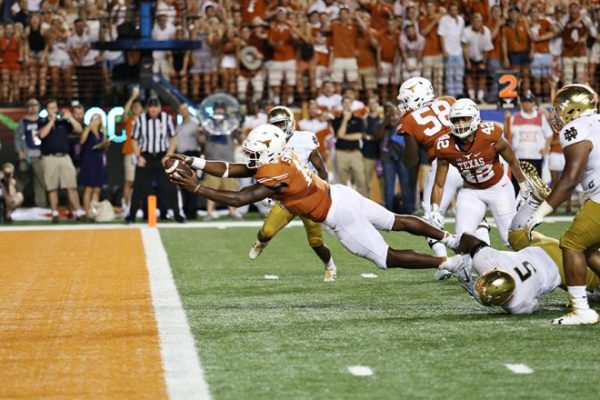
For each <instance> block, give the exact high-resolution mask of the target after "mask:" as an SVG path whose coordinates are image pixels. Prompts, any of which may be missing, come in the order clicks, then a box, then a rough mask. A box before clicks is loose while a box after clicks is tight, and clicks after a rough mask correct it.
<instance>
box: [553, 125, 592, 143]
mask: <svg viewBox="0 0 600 400" xmlns="http://www.w3.org/2000/svg"><path fill="white" fill-rule="evenodd" d="M589 134H590V129H589V128H588V127H587V126H585V125H583V124H577V123H574V122H572V123H570V124H567V125H566V126H565V127H564V128H562V129H561V130H560V133H559V134H558V138H559V140H560V145H561V147H562V148H563V149H564V148H565V147H567V146H570V145H572V144H575V143H579V142H582V141H584V140H586V139H587V137H588V135H589Z"/></svg>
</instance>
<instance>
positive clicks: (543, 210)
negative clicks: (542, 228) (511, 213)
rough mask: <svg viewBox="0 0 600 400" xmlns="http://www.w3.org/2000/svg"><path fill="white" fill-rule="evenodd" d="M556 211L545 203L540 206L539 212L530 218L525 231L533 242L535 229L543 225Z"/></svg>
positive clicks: (536, 211)
mask: <svg viewBox="0 0 600 400" xmlns="http://www.w3.org/2000/svg"><path fill="white" fill-rule="evenodd" d="M553 210H554V209H553V208H552V206H550V204H548V203H546V202H545V201H544V202H543V203H542V204H540V206H539V207H538V209H537V210H535V212H534V213H533V214H532V215H531V217H529V219H528V220H527V222H526V223H525V231H526V232H527V237H528V238H529V240H530V241H531V238H532V234H531V233H532V232H533V229H534V228H535V227H536V226H538V225H539V224H541V223H542V221H543V220H544V217H545V216H546V215H548V214H550V213H551V212H552V211H553Z"/></svg>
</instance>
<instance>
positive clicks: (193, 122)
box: [175, 103, 200, 220]
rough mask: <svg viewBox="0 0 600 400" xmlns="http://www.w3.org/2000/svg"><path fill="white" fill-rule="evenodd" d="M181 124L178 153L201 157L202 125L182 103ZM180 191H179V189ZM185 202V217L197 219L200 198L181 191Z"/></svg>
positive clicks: (176, 129)
mask: <svg viewBox="0 0 600 400" xmlns="http://www.w3.org/2000/svg"><path fill="white" fill-rule="evenodd" d="M179 114H180V115H181V117H182V120H181V122H180V123H179V124H178V125H177V127H176V128H175V132H176V134H177V153H179V154H185V155H186V156H193V157H200V145H199V142H198V139H199V127H200V124H199V122H198V120H197V119H196V118H194V117H193V116H192V114H191V113H190V105H189V104H187V103H181V104H180V105H179ZM178 190H179V189H178ZM180 193H181V197H182V200H183V212H184V214H185V217H186V218H187V219H188V220H189V219H196V217H197V211H198V196H196V195H195V193H191V192H188V191H185V190H184V191H180Z"/></svg>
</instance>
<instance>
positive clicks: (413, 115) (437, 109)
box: [398, 96, 456, 162]
mask: <svg viewBox="0 0 600 400" xmlns="http://www.w3.org/2000/svg"><path fill="white" fill-rule="evenodd" d="M455 102H456V99H455V98H454V97H450V96H442V97H438V98H437V99H435V100H434V101H433V102H432V103H431V104H430V105H428V106H427V107H423V108H421V109H419V110H415V111H411V112H408V113H406V114H404V115H403V116H402V117H401V118H400V125H399V127H398V132H399V133H401V134H406V135H410V136H412V137H413V138H414V139H415V141H416V142H417V143H418V144H419V145H421V146H422V147H423V148H424V149H425V151H426V152H427V157H428V158H429V162H431V161H433V159H434V158H435V142H436V140H437V138H439V137H440V136H442V135H446V134H448V133H450V130H451V129H452V128H451V124H450V118H449V116H450V108H452V105H453V104H454V103H455Z"/></svg>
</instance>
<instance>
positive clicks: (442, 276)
mask: <svg viewBox="0 0 600 400" xmlns="http://www.w3.org/2000/svg"><path fill="white" fill-rule="evenodd" d="M450 278H452V272H450V271H448V270H445V269H440V268H438V269H437V270H436V271H435V274H433V279H434V280H436V281H445V280H447V279H450Z"/></svg>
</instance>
